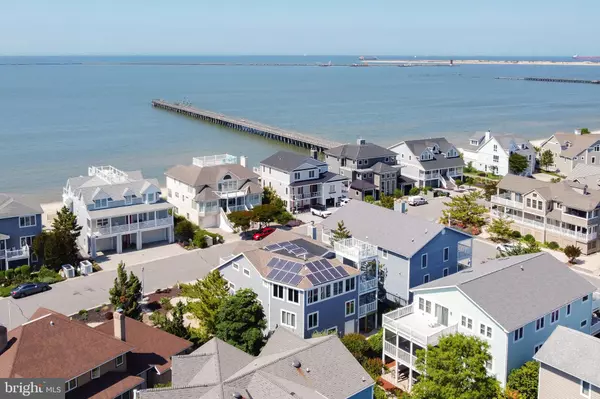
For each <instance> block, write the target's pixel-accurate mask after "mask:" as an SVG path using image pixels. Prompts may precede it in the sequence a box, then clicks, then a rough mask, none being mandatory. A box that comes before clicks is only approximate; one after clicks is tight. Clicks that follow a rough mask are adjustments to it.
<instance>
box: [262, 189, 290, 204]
mask: <svg viewBox="0 0 600 399" xmlns="http://www.w3.org/2000/svg"><path fill="white" fill-rule="evenodd" d="M262 204H263V205H273V206H275V208H284V209H285V203H284V202H283V200H282V199H281V197H280V196H279V195H277V193H276V192H275V190H273V189H272V188H271V187H268V186H266V187H263V197H262Z"/></svg>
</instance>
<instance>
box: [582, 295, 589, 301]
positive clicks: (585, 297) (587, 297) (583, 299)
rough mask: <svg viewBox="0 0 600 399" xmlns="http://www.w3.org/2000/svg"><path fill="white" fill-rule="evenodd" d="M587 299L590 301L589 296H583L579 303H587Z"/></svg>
mask: <svg viewBox="0 0 600 399" xmlns="http://www.w3.org/2000/svg"><path fill="white" fill-rule="evenodd" d="M588 299H590V296H589V295H586V296H584V297H583V298H581V302H587V301H588Z"/></svg>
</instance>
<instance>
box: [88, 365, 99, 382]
mask: <svg viewBox="0 0 600 399" xmlns="http://www.w3.org/2000/svg"><path fill="white" fill-rule="evenodd" d="M90 377H91V378H92V380H95V379H96V378H100V367H96V368H95V369H92V371H90Z"/></svg>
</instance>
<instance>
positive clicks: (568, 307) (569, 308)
mask: <svg viewBox="0 0 600 399" xmlns="http://www.w3.org/2000/svg"><path fill="white" fill-rule="evenodd" d="M570 315H571V304H568V305H567V316H570Z"/></svg>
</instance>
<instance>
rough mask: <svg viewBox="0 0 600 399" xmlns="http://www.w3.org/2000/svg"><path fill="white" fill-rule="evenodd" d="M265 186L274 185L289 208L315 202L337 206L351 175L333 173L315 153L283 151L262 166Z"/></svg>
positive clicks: (261, 175) (261, 163)
mask: <svg viewBox="0 0 600 399" xmlns="http://www.w3.org/2000/svg"><path fill="white" fill-rule="evenodd" d="M259 173H260V179H261V183H262V186H263V187H269V188H272V189H273V190H274V191H275V192H276V193H277V195H279V197H280V198H281V199H283V201H284V202H285V205H286V207H287V209H288V211H293V210H295V209H302V208H304V207H309V206H312V205H316V204H320V205H324V206H328V207H329V206H335V205H336V204H338V203H339V202H340V199H341V198H342V197H343V196H345V194H346V192H347V187H346V185H347V183H348V177H344V176H342V175H338V174H335V173H332V172H329V166H328V165H327V164H326V163H325V162H323V161H320V160H318V159H317V152H316V151H314V150H313V151H312V156H311V157H309V156H306V155H301V154H298V153H295V152H289V151H279V152H276V153H275V154H273V155H271V156H270V157H268V158H266V159H263V160H262V161H261V162H260V167H259Z"/></svg>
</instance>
